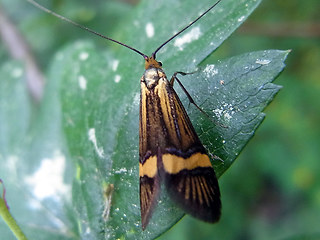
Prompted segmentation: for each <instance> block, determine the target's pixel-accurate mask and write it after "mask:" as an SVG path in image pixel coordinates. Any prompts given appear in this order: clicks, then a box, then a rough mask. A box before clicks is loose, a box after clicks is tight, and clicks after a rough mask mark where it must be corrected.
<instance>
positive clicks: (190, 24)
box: [152, 0, 222, 59]
mask: <svg viewBox="0 0 320 240" xmlns="http://www.w3.org/2000/svg"><path fill="white" fill-rule="evenodd" d="M221 1H222V0H218V1H217V2H216V3H215V4H213V5H212V6H211V7H210V8H209V9H208V10H206V11H205V12H204V13H202V14H201V15H200V16H199V17H197V18H196V19H195V20H194V21H192V22H191V23H189V25H187V26H186V27H184V28H183V29H181V30H180V31H179V32H177V33H176V34H175V35H173V36H172V37H171V38H169V39H168V40H167V41H165V42H164V43H162V44H161V45H160V47H158V48H157V50H155V51H154V53H152V56H153V58H154V59H156V53H157V52H158V51H159V50H160V49H161V48H162V47H163V46H164V45H166V44H167V43H168V42H170V41H171V40H172V39H174V38H175V37H176V36H178V35H179V34H180V33H182V32H184V31H185V30H187V29H188V28H189V27H191V26H192V25H193V24H194V23H196V22H197V21H198V20H199V19H200V18H202V17H203V16H204V15H206V14H207V13H208V12H209V11H210V10H211V9H212V8H214V7H215V6H216V5H217V4H218V3H219V2H221Z"/></svg>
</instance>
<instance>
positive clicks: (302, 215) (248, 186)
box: [0, 0, 320, 240]
mask: <svg viewBox="0 0 320 240" xmlns="http://www.w3.org/2000/svg"><path fill="white" fill-rule="evenodd" d="M0 4H1V6H0V8H1V10H2V11H4V12H5V13H6V14H7V15H8V16H10V18H11V19H12V21H13V22H14V23H15V24H16V26H17V27H18V28H19V29H20V31H21V34H22V36H23V38H25V39H27V41H28V42H29V44H30V45H31V52H32V53H33V54H34V55H35V58H36V59H37V62H38V63H39V65H40V66H41V69H42V71H44V72H45V71H46V67H47V66H48V64H49V63H50V61H51V59H52V55H53V54H54V53H56V51H57V50H58V49H59V48H61V47H62V46H63V45H65V44H67V43H70V42H73V41H76V40H77V39H83V38H87V39H92V38H94V39H95V41H96V43H97V44H99V45H101V46H103V47H104V46H105V45H106V43H105V41H103V40H101V39H98V38H95V37H94V36H92V35H89V34H87V33H85V32H83V31H79V30H77V29H74V28H73V27H70V26H69V25H68V24H66V23H64V22H61V21H57V20H56V19H54V18H52V17H51V16H48V15H47V14H44V13H42V12H40V11H39V10H38V9H35V8H34V7H32V6H30V5H29V4H28V3H26V2H25V1H18V0H3V1H2V2H1V3H0ZM43 4H45V5H46V6H48V7H49V8H50V9H54V10H55V11H57V12H59V13H60V14H62V15H64V16H68V17H69V18H71V19H74V20H75V21H77V22H80V23H82V24H84V25H87V26H90V27H91V28H93V29H95V30H97V31H98V32H101V33H105V34H108V35H109V36H113V37H114V38H115V39H121V36H117V35H116V36H115V35H114V34H112V33H113V31H115V28H116V27H117V25H116V24H114V23H115V22H121V21H122V20H123V18H122V16H123V15H125V14H126V13H127V12H128V11H130V9H132V8H133V7H134V5H135V4H137V1H117V2H115V1H109V2H107V1H102V0H94V1H92V0H91V1H89V0H87V1H76V0H69V1H64V0H56V1H46V2H44V3H43ZM186 4H187V1H186ZM319 13H320V2H319V0H308V1H300V0H264V1H263V2H262V4H261V5H260V6H259V7H258V9H257V10H256V11H255V12H254V13H253V14H252V15H251V17H250V18H249V19H248V20H247V21H246V22H245V23H244V24H243V25H242V26H241V27H240V28H239V29H238V30H237V31H236V32H235V33H234V34H233V35H232V36H231V37H230V38H229V39H228V40H227V41H225V42H224V43H223V44H222V46H221V47H220V48H219V49H218V50H217V51H216V52H215V53H214V54H213V56H211V57H212V58H214V59H216V60H218V59H223V58H228V57H231V56H234V55H238V54H241V53H245V52H251V51H256V50H263V49H283V50H286V49H292V52H291V54H290V55H289V57H288V59H287V61H286V63H287V67H286V69H285V70H284V72H283V73H282V74H281V75H280V77H279V78H278V79H277V80H276V82H275V83H277V84H279V85H282V86H283V89H282V90H281V91H280V92H279V94H278V95H277V96H276V98H275V100H274V101H273V102H272V103H271V104H270V105H269V106H268V107H267V109H266V110H265V113H266V114H267V116H266V119H265V121H264V122H263V124H262V125H261V127H260V128H259V129H258V131H257V132H256V135H255V136H254V138H253V139H252V140H251V141H250V143H249V144H248V145H247V147H246V148H245V149H244V151H243V152H242V153H241V154H240V156H239V158H238V160H237V161H236V162H235V164H233V166H232V167H231V168H230V169H229V170H228V171H227V172H226V173H225V174H224V175H223V176H222V177H221V178H220V186H221V194H222V202H223V214H222V218H221V221H220V222H219V223H218V224H215V225H210V224H206V223H203V222H200V221H198V220H195V219H192V218H191V217H189V216H186V217H184V218H183V219H182V220H181V221H180V222H179V223H178V224H177V225H176V226H174V227H173V228H172V229H171V230H170V231H169V232H167V233H165V234H164V235H163V236H161V237H160V239H175V240H180V239H184V240H185V239H239V240H242V239H320V174H319V172H320V163H319V155H320V148H319V146H320V144H319V143H320V141H319V139H320V128H319V126H318V124H319V120H320V101H319V96H320V81H319V80H320V79H319V78H320V68H319V63H320V14H319ZM39 18H40V19H41V21H39ZM159 21H161V20H159ZM106 29H107V30H106ZM117 34H119V32H117ZM107 45H110V44H109V43H107ZM8 58H10V54H9V53H8V51H7V49H6V46H5V45H4V44H2V43H1V45H0V63H1V62H3V61H5V60H6V59H8Z"/></svg>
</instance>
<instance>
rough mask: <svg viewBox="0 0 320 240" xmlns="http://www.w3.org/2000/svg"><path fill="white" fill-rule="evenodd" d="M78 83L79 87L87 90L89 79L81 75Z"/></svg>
mask: <svg viewBox="0 0 320 240" xmlns="http://www.w3.org/2000/svg"><path fill="white" fill-rule="evenodd" d="M78 83H79V87H80V88H81V89H82V90H86V89H87V79H86V78H85V77H84V76H82V75H80V76H79V77H78Z"/></svg>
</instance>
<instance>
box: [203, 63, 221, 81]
mask: <svg viewBox="0 0 320 240" xmlns="http://www.w3.org/2000/svg"><path fill="white" fill-rule="evenodd" d="M203 72H204V74H205V75H206V78H211V77H213V76H214V75H216V74H218V72H219V71H218V69H216V68H215V65H214V64H211V65H208V66H206V68H205V69H204V70H203Z"/></svg>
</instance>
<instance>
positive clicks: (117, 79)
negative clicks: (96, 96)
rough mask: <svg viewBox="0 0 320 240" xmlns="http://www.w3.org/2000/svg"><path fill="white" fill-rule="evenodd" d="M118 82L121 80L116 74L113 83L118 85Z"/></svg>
mask: <svg viewBox="0 0 320 240" xmlns="http://www.w3.org/2000/svg"><path fill="white" fill-rule="evenodd" d="M120 80H121V76H120V75H118V74H117V75H116V76H115V77H114V81H115V82H116V83H118V82H120Z"/></svg>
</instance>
